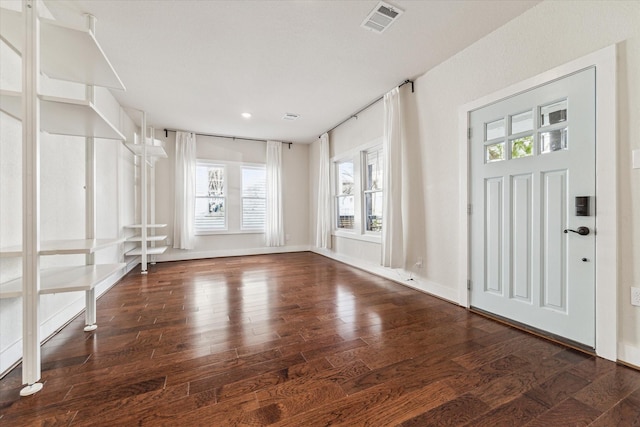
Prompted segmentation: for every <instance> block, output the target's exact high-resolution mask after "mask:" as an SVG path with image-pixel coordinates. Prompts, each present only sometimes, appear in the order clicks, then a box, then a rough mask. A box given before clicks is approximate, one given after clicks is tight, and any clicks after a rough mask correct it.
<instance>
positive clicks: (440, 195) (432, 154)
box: [310, 1, 640, 366]
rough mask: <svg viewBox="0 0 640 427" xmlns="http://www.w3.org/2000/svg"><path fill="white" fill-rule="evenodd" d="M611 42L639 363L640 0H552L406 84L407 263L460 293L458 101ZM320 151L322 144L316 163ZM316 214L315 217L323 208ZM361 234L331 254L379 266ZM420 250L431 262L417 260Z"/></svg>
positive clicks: (629, 353) (625, 256)
mask: <svg viewBox="0 0 640 427" xmlns="http://www.w3.org/2000/svg"><path fill="white" fill-rule="evenodd" d="M612 44H617V46H618V52H619V58H618V59H619V62H618V67H619V72H618V93H617V96H618V117H619V120H618V132H619V138H618V150H619V151H618V156H619V170H618V172H619V181H618V184H619V187H618V190H619V206H618V212H619V227H620V228H619V229H620V235H619V236H618V238H619V247H618V254H619V257H620V258H619V262H620V265H619V290H618V292H619V309H618V314H619V319H618V320H619V348H618V356H619V358H620V359H621V360H624V361H627V362H629V363H633V364H635V365H638V366H640V308H638V307H633V306H631V305H630V302H629V293H630V290H629V288H630V286H640V170H632V169H631V162H630V158H631V151H632V150H633V149H640V2H637V1H615V2H610V1H594V2H591V1H581V2H557V1H545V2H543V3H541V4H539V5H537V6H536V7H534V8H532V9H530V10H528V11H527V12H525V13H524V14H523V15H521V16H519V17H518V18H516V19H514V20H513V21H511V22H509V23H507V24H506V25H504V26H503V27H501V28H499V29H498V30H496V31H494V32H493V33H491V34H489V35H488V36H486V37H484V38H483V39H481V40H479V41H478V42H476V43H475V44H473V45H471V46H470V47H468V48H467V49H465V50H464V51H462V52H460V53H458V54H457V55H455V56H454V57H452V58H450V59H449V60H447V61H445V62H444V63H442V64H440V65H439V66H437V67H435V68H433V69H432V70H429V71H428V72H426V73H425V74H424V75H422V76H420V77H419V78H417V79H416V80H415V88H416V93H415V94H413V95H411V94H408V93H407V90H406V86H405V87H404V88H403V90H404V93H405V94H406V97H405V98H406V103H407V104H406V105H405V107H406V108H405V110H406V111H408V112H409V113H410V115H411V117H410V118H409V119H408V122H407V123H408V126H409V128H410V129H411V130H410V132H411V137H410V140H411V143H410V146H411V148H410V149H411V150H412V153H413V154H412V155H411V156H410V159H411V161H412V162H413V163H412V164H411V165H410V168H411V173H412V174H415V176H416V179H415V180H412V182H411V183H412V185H414V187H413V188H412V190H411V194H412V195H413V196H412V198H411V200H410V213H409V215H411V217H412V219H411V220H410V227H411V230H412V236H419V237H418V238H414V239H413V241H412V242H411V243H410V245H409V248H410V249H409V251H408V261H407V266H406V268H407V269H412V270H413V273H414V274H416V275H417V279H418V280H417V282H418V283H417V287H419V288H421V289H425V290H428V291H430V292H433V293H435V294H437V295H439V296H442V297H445V298H449V299H452V300H456V301H457V298H456V295H457V288H458V272H459V270H461V269H465V268H466V267H465V266H461V265H458V252H459V249H460V248H459V243H458V242H459V241H460V237H461V236H459V235H458V234H459V233H458V229H459V223H460V221H466V207H465V206H460V203H459V184H460V182H459V175H458V171H459V169H460V166H461V165H460V164H459V147H458V144H459V142H458V132H459V128H458V126H459V123H458V112H459V108H460V107H461V106H462V105H465V104H467V103H470V102H472V101H474V100H476V99H479V98H481V97H483V96H486V95H488V94H491V93H493V92H496V91H498V90H500V89H503V88H505V87H507V86H510V85H512V84H514V83H517V82H520V81H522V80H525V79H527V78H530V77H533V76H535V75H538V74H540V73H542V72H544V71H547V70H549V69H552V68H554V67H556V66H559V65H561V64H564V63H566V62H569V61H571V60H573V59H577V58H579V57H581V56H584V55H586V54H588V53H591V52H594V51H596V50H599V49H601V48H603V47H606V46H609V45H612ZM411 98H413V100H412V99H411ZM378 105H380V104H378ZM381 111H382V110H381V107H379V108H371V109H369V110H367V111H366V112H365V113H363V114H361V115H359V117H358V119H357V120H350V121H349V122H347V123H346V124H344V125H343V126H341V127H340V128H338V129H336V130H335V131H334V132H332V134H331V135H330V139H331V144H332V150H333V151H332V155H338V154H340V153H341V152H344V151H346V150H347V149H348V148H349V147H352V146H355V145H358V144H359V143H362V142H365V140H366V139H371V138H375V137H379V136H380V135H381V133H382V125H381V123H382V112H381ZM316 145H317V144H316ZM317 156H318V150H317V147H314V148H313V149H312V150H311V151H310V164H311V165H314V164H315V163H317ZM314 171H315V172H316V173H317V170H316V169H314ZM418 181H420V183H417V182H418ZM312 183H314V184H317V183H316V181H312ZM416 183H417V184H416ZM314 203H315V202H314ZM311 213H312V215H313V216H314V218H313V219H312V220H311V224H313V225H315V207H313V209H312V212H311ZM312 241H313V240H312ZM358 243H359V244H357V245H353V244H349V245H344V244H343V243H342V242H341V241H340V239H339V238H335V237H334V249H333V250H332V251H330V252H327V254H328V255H330V256H334V257H336V258H338V259H343V260H346V261H351V262H354V263H358V264H360V265H363V266H369V267H370V269H372V270H377V271H378V272H380V271H381V270H382V269H381V268H379V267H377V265H378V264H379V262H378V260H379V256H378V255H377V254H375V256H374V254H372V252H371V250H370V245H371V244H370V243H364V242H363V243H360V242H358ZM321 252H322V251H321ZM420 256H423V257H424V260H425V262H424V268H423V269H416V268H415V266H413V264H414V262H415V259H416V258H417V257H420ZM387 274H390V275H396V276H398V275H402V274H404V275H405V276H406V272H400V271H397V272H391V273H390V272H387Z"/></svg>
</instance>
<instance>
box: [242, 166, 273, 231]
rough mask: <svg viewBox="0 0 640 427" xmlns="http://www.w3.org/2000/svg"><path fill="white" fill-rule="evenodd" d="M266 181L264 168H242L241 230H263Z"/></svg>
mask: <svg viewBox="0 0 640 427" xmlns="http://www.w3.org/2000/svg"><path fill="white" fill-rule="evenodd" d="M266 179H267V177H266V169H265V167H264V166H243V167H242V226H241V228H242V230H264V219H265V214H266V207H267V199H266V197H267V194H266Z"/></svg>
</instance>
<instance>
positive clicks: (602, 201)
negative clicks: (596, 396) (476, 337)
mask: <svg viewBox="0 0 640 427" xmlns="http://www.w3.org/2000/svg"><path fill="white" fill-rule="evenodd" d="M616 51H617V50H616V46H615V45H612V46H609V47H606V48H604V49H601V50H598V51H596V52H594V53H591V54H589V55H586V56H584V57H582V58H579V59H576V60H574V61H571V62H569V63H567V64H564V65H561V66H559V67H556V68H553V69H551V70H549V71H547V72H544V73H542V74H539V75H537V76H535V77H532V78H530V79H527V80H524V81H522V82H519V83H516V84H514V85H512V86H509V87H507V88H505V89H502V90H500V91H498V92H495V93H492V94H490V95H487V96H484V97H482V98H480V99H477V100H475V101H473V102H470V103H468V104H465V105H463V106H461V107H460V109H459V114H458V119H459V120H458V135H459V136H458V139H459V144H460V157H459V165H460V170H459V175H460V176H459V178H460V193H459V194H460V200H459V203H460V208H461V209H460V230H459V239H460V241H459V248H460V251H459V254H458V260H459V263H460V266H466V268H460V275H459V278H458V303H459V304H460V305H462V306H465V307H469V293H468V291H467V280H468V279H469V277H470V271H469V250H470V247H469V231H470V228H469V216H468V214H467V206H468V205H469V203H470V198H469V196H470V194H469V177H470V174H469V150H468V134H467V132H468V131H467V129H468V128H469V113H470V112H471V111H473V110H476V109H478V108H481V107H483V106H485V105H487V104H491V103H493V102H496V101H499V100H501V99H504V98H508V97H510V96H513V95H515V94H517V93H521V92H524V91H526V90H529V89H531V88H534V87H537V86H541V85H543V84H545V83H548V82H550V81H553V80H556V79H559V78H561V77H564V76H566V75H568V74H572V73H575V72H577V71H580V70H582V69H585V68H588V67H591V66H595V67H596V195H597V200H596V205H597V207H596V209H597V216H596V233H598V234H597V236H598V237H597V238H596V354H597V355H598V356H600V357H603V358H605V359H609V360H614V361H615V360H616V359H617V341H618V323H617V322H618V309H617V294H618V237H617V236H618V223H617V211H618V186H617V180H616V177H617V171H618V164H617V163H618V161H617V152H618V148H617V147H618V142H617V141H618V140H617V130H616V121H617V120H616V118H617V105H616V100H617V93H616V67H617V61H616Z"/></svg>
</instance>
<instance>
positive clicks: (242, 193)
mask: <svg viewBox="0 0 640 427" xmlns="http://www.w3.org/2000/svg"><path fill="white" fill-rule="evenodd" d="M245 169H253V170H260V171H262V172H264V190H265V191H264V197H251V196H245V186H244V184H245V182H244V171H245ZM245 199H250V200H264V214H265V221H264V222H263V223H262V227H260V228H258V227H246V226H245V221H244V220H245V216H244V201H245ZM266 214H267V165H266V164H259V163H242V164H241V165H240V231H243V232H254V233H264V232H265V226H266Z"/></svg>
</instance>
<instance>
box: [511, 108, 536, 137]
mask: <svg viewBox="0 0 640 427" xmlns="http://www.w3.org/2000/svg"><path fill="white" fill-rule="evenodd" d="M530 130H533V111H531V110H530V111H525V112H524V113H520V114H515V115H513V116H511V135H513V134H516V133H520V132H527V131H530Z"/></svg>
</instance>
